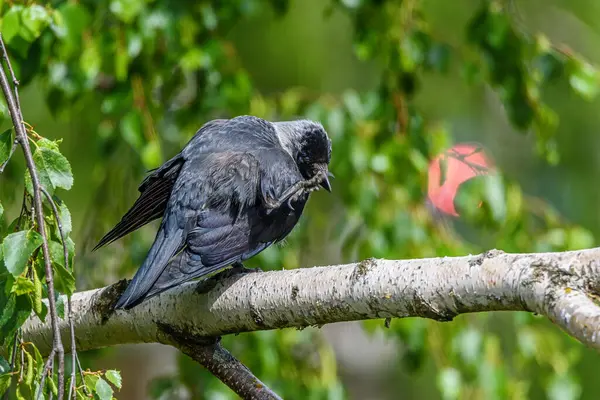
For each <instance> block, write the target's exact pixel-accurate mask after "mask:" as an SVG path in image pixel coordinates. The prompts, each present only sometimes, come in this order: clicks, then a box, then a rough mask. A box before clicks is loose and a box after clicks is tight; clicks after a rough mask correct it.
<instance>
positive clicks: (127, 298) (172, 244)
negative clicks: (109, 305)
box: [115, 217, 185, 310]
mask: <svg viewBox="0 0 600 400" xmlns="http://www.w3.org/2000/svg"><path fill="white" fill-rule="evenodd" d="M173 218H174V217H173ZM170 225H173V221H171V218H165V219H164V220H163V224H162V225H161V228H160V229H159V231H158V233H157V235H156V239H155V240H154V244H153V245H152V247H151V248H150V251H149V252H148V255H147V256H146V259H145V260H144V263H143V264H142V266H141V267H140V268H139V270H138V271H137V273H136V274H135V276H134V277H133V279H132V280H131V282H130V283H129V285H128V286H127V289H126V290H125V292H124V293H123V294H122V295H121V297H120V298H119V300H118V301H117V303H116V304H115V309H118V308H123V309H126V310H127V309H130V308H132V307H134V306H135V305H137V304H139V303H140V302H141V301H142V300H144V299H145V298H146V297H147V295H148V292H149V291H150V290H151V289H152V287H153V286H154V284H155V282H156V281H157V279H158V278H159V277H160V276H161V275H162V273H163V271H164V270H165V267H166V266H167V265H168V264H169V261H170V259H171V258H172V257H173V256H174V255H176V254H177V253H178V252H179V251H181V249H182V247H183V244H184V242H185V241H184V233H183V230H182V229H179V228H178V227H177V226H170Z"/></svg>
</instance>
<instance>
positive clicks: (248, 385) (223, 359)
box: [163, 326, 281, 400]
mask: <svg viewBox="0 0 600 400" xmlns="http://www.w3.org/2000/svg"><path fill="white" fill-rule="evenodd" d="M163 329H164V330H165V332H166V333H167V334H169V335H171V336H172V341H173V343H175V347H177V348H178V349H179V350H180V351H181V352H182V353H184V354H186V355H188V356H189V357H191V358H192V359H193V360H194V361H196V362H197V363H199V364H200V365H202V366H204V368H206V369H207V370H209V371H210V372H211V373H212V374H213V375H214V376H216V377H217V378H219V379H220V380H221V382H223V383H224V384H226V385H227V386H229V387H230V388H231V390H233V391H234V392H235V393H237V394H239V395H240V396H242V397H243V398H245V399H253V400H281V398H280V397H279V396H278V395H277V394H275V393H274V392H273V391H272V390H271V389H269V388H268V387H267V386H266V385H265V384H264V383H262V382H261V381H260V380H259V379H258V378H257V377H255V376H254V374H252V372H251V371H250V370H249V369H248V368H247V367H246V366H245V365H244V364H242V363H241V362H240V361H239V360H237V359H236V358H235V357H234V356H233V355H232V354H231V353H230V352H228V351H227V350H226V349H225V348H224V347H223V346H221V338H220V337H217V338H200V340H199V339H198V338H195V337H188V336H187V335H186V334H185V333H182V332H177V331H173V330H172V329H171V328H170V327H168V326H164V327H163Z"/></svg>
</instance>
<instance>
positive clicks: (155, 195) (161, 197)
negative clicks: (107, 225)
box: [92, 120, 226, 251]
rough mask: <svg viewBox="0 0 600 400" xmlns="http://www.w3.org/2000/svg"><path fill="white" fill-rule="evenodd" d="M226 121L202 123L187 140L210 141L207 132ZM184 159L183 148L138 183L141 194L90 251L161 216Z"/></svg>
mask: <svg viewBox="0 0 600 400" xmlns="http://www.w3.org/2000/svg"><path fill="white" fill-rule="evenodd" d="M225 122H226V120H213V121H210V122H208V123H206V124H204V125H203V126H202V127H201V128H200V129H199V130H198V131H197V132H196V134H195V135H194V137H193V138H192V139H191V140H190V143H195V144H196V146H197V145H198V144H201V143H202V142H203V141H209V140H206V139H210V137H207V136H210V135H207V134H210V133H211V132H214V131H216V130H217V129H218V127H219V126H221V125H223V124H224V123H225ZM184 160H185V157H184V154H183V152H182V153H179V154H177V155H176V156H175V157H173V158H171V159H170V160H169V161H167V162H165V163H164V164H163V165H162V166H160V167H159V168H156V169H154V170H151V171H150V174H149V175H148V176H146V178H144V180H143V181H142V183H141V184H140V186H139V188H138V190H139V192H140V196H139V197H138V199H137V200H136V201H135V203H134V204H133V206H131V208H130V209H129V211H127V213H126V214H125V215H124V216H123V217H122V218H121V220H120V221H119V223H118V224H117V225H116V226H115V227H114V228H113V229H111V230H110V231H109V232H108V233H107V234H106V235H104V237H103V238H102V239H100V241H99V242H98V244H97V245H96V247H94V249H93V250H92V251H94V250H97V249H99V248H100V247H102V246H105V245H107V244H109V243H112V242H114V241H115V240H118V239H120V238H122V237H123V236H125V235H127V234H129V233H131V232H133V231H135V230H136V229H139V228H141V227H142V226H144V225H146V224H147V223H149V222H152V221H154V220H155V219H157V218H160V217H162V216H163V214H164V212H165V209H166V207H167V202H168V201H169V196H170V195H171V190H172V189H173V185H174V184H175V181H176V180H177V177H178V176H179V171H180V170H181V167H182V165H183V163H184Z"/></svg>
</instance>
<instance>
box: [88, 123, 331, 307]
mask: <svg viewBox="0 0 600 400" xmlns="http://www.w3.org/2000/svg"><path fill="white" fill-rule="evenodd" d="M330 158H331V141H330V140H329V137H328V136H327V133H326V132H325V130H324V129H323V127H322V126H321V124H319V123H317V122H313V121H308V120H298V121H289V122H269V121H266V120H263V119H261V118H257V117H252V116H240V117H236V118H232V119H220V120H213V121H210V122H208V123H206V124H205V125H203V126H202V127H201V128H200V129H199V130H198V131H197V132H196V134H195V135H194V137H193V138H192V139H191V140H190V141H189V142H188V144H187V145H186V146H185V147H184V148H183V150H182V151H181V152H180V153H179V154H177V155H176V156H175V157H173V158H171V159H170V160H168V161H167V162H165V163H164V164H163V165H162V166H161V167H159V168H157V169H155V170H152V171H150V174H149V175H148V176H147V177H146V178H145V179H144V180H143V181H142V183H141V185H140V186H139V191H140V196H139V198H138V199H137V200H136V202H135V203H134V204H133V206H132V207H131V209H130V210H129V211H128V212H127V213H126V214H125V215H124V216H123V218H122V219H121V221H120V222H119V223H118V224H117V225H116V226H115V227H114V228H113V229H112V230H111V231H110V232H108V233H107V234H106V235H105V236H104V237H103V238H102V239H101V240H100V242H99V243H98V245H97V246H96V247H95V248H94V250H96V249H98V248H100V247H102V246H104V245H106V244H108V243H111V242H113V241H115V240H117V239H119V238H121V237H123V236H125V235H127V234H128V233H130V232H133V231H134V230H136V229H138V228H140V227H141V226H143V225H145V224H147V223H149V222H151V221H153V220H155V219H157V218H159V217H161V216H162V218H163V219H162V223H161V225H160V228H159V230H158V233H157V234H156V238H155V240H154V243H153V244H152V247H151V248H150V250H149V252H148V255H147V256H146V259H145V261H144V263H143V264H142V266H141V267H140V268H139V269H138V271H137V272H136V274H135V276H134V277H133V280H132V281H131V282H130V284H129V285H128V287H127V289H126V290H125V292H124V293H123V295H122V296H121V297H120V298H119V300H118V302H117V303H116V305H115V308H123V309H130V308H132V307H134V306H136V305H138V304H139V303H141V302H142V301H143V300H144V299H147V298H149V297H152V296H155V295H157V294H159V293H161V292H163V291H165V290H167V289H169V288H171V287H173V286H176V285H179V284H181V283H183V282H185V281H189V280H191V279H195V278H200V277H203V276H205V275H207V274H210V273H212V272H215V271H218V270H220V269H223V268H225V267H227V266H229V265H232V266H234V267H238V268H240V267H242V268H243V266H242V264H241V263H242V262H243V261H244V260H247V259H249V258H250V257H253V256H254V255H256V254H258V253H260V252H261V251H263V250H264V249H266V248H267V247H269V246H270V245H272V244H273V243H276V242H278V241H280V240H282V239H284V238H285V237H286V236H287V235H288V234H289V233H290V232H291V231H292V229H293V228H294V226H295V225H296V223H297V222H298V219H299V218H300V216H301V214H302V210H303V209H304V206H305V204H306V201H307V200H308V196H309V194H310V192H312V191H314V190H318V189H319V187H323V188H325V189H326V190H327V191H331V186H330V183H329V179H328V177H330V176H332V175H331V174H330V173H329V170H328V166H329V161H330Z"/></svg>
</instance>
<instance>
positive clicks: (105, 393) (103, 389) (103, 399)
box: [96, 378, 113, 400]
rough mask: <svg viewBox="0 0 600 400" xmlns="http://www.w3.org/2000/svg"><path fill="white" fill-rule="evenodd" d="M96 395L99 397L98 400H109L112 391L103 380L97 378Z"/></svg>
mask: <svg viewBox="0 0 600 400" xmlns="http://www.w3.org/2000/svg"><path fill="white" fill-rule="evenodd" d="M96 394H97V395H98V397H100V400H111V399H112V395H113V390H112V388H111V387H110V385H109V384H108V383H107V382H106V381H105V380H104V379H102V378H98V381H97V382H96Z"/></svg>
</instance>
